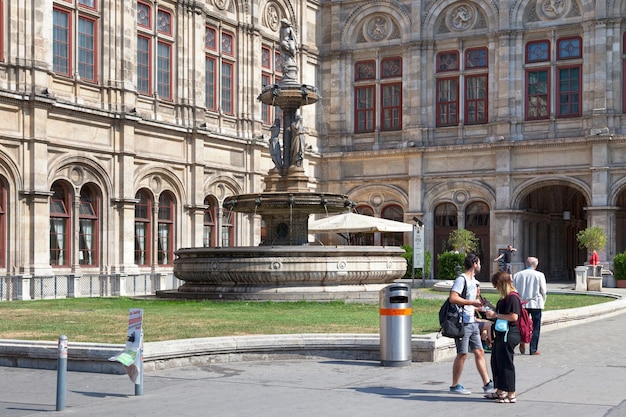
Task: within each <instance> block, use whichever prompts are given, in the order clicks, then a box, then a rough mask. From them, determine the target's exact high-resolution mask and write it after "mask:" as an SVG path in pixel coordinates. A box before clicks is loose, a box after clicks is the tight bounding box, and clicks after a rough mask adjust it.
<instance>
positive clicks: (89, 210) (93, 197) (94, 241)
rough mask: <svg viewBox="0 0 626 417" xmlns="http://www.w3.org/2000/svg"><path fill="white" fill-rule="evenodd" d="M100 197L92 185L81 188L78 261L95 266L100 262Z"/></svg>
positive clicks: (81, 263)
mask: <svg viewBox="0 0 626 417" xmlns="http://www.w3.org/2000/svg"><path fill="white" fill-rule="evenodd" d="M99 214H100V209H99V198H98V194H97V193H96V191H95V189H94V187H93V186H92V185H85V186H83V188H82V189H81V190H80V209H79V214H78V216H79V220H78V226H79V232H78V263H79V264H80V265H91V266H95V265H97V263H98V250H99V248H98V242H99V228H100V224H99V223H100V222H99Z"/></svg>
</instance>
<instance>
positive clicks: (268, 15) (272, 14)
mask: <svg viewBox="0 0 626 417" xmlns="http://www.w3.org/2000/svg"><path fill="white" fill-rule="evenodd" d="M281 15H282V14H281V11H280V8H279V7H278V5H277V4H276V3H274V2H269V3H267V5H266V6H265V13H264V15H263V19H264V23H265V26H267V27H268V28H269V29H271V30H272V31H274V32H276V31H278V28H279V27H280V19H281Z"/></svg>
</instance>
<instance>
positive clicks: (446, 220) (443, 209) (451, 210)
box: [435, 203, 459, 228]
mask: <svg viewBox="0 0 626 417" xmlns="http://www.w3.org/2000/svg"><path fill="white" fill-rule="evenodd" d="M458 221H459V220H458V218H457V211H456V206H455V205H454V204H451V203H442V204H439V205H438V206H437V207H436V208H435V226H439V227H454V228H456V227H457V226H458Z"/></svg>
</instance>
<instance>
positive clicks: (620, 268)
mask: <svg viewBox="0 0 626 417" xmlns="http://www.w3.org/2000/svg"><path fill="white" fill-rule="evenodd" d="M613 276H614V277H615V279H626V251H624V252H622V253H618V254H617V255H615V258H613Z"/></svg>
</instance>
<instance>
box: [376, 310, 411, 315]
mask: <svg viewBox="0 0 626 417" xmlns="http://www.w3.org/2000/svg"><path fill="white" fill-rule="evenodd" d="M412 314H413V309H412V308H381V309H380V315H381V316H410V315H412Z"/></svg>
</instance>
